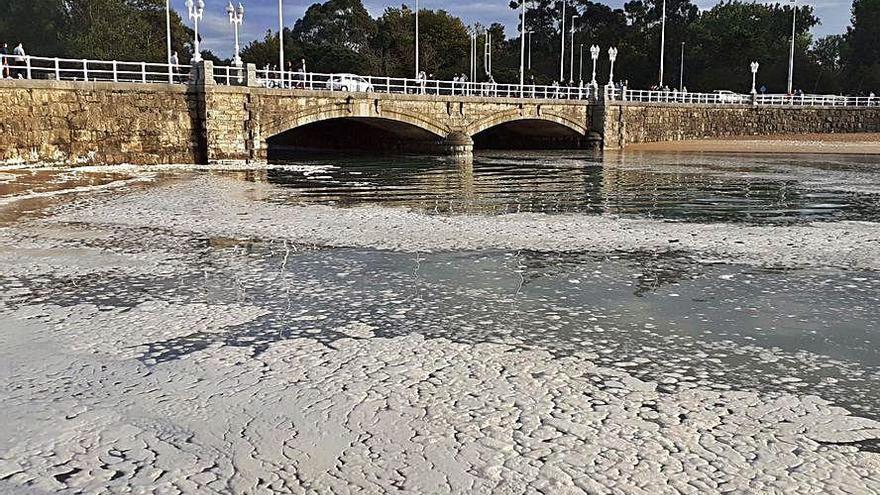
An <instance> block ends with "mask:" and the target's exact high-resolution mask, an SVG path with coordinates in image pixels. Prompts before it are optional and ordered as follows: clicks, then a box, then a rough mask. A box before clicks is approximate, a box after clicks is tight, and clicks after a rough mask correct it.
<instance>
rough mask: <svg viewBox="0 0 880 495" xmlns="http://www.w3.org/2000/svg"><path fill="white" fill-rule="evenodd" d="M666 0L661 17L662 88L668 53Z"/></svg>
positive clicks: (664, 0)
mask: <svg viewBox="0 0 880 495" xmlns="http://www.w3.org/2000/svg"><path fill="white" fill-rule="evenodd" d="M665 52H666V0H663V13H662V14H661V17H660V88H661V89H662V88H663V58H664V56H665V55H666V53H665Z"/></svg>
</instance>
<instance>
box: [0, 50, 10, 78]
mask: <svg viewBox="0 0 880 495" xmlns="http://www.w3.org/2000/svg"><path fill="white" fill-rule="evenodd" d="M8 77H9V45H7V44H6V43H3V46H2V47H0V79H7V78H8Z"/></svg>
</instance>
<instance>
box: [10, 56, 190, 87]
mask: <svg viewBox="0 0 880 495" xmlns="http://www.w3.org/2000/svg"><path fill="white" fill-rule="evenodd" d="M0 64H2V66H3V76H4V77H11V78H14V79H19V78H21V79H54V80H57V81H109V82H139V83H183V82H186V81H187V80H188V79H189V73H190V69H191V66H189V65H169V64H160V63H153V62H125V61H117V60H111V61H107V60H89V59H67V58H49V57H34V56H31V55H27V56H24V57H19V56H15V55H0Z"/></svg>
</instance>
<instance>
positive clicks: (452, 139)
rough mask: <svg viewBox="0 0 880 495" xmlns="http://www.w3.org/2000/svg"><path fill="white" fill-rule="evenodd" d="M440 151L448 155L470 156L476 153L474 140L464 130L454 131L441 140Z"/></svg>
mask: <svg viewBox="0 0 880 495" xmlns="http://www.w3.org/2000/svg"><path fill="white" fill-rule="evenodd" d="M439 151H440V152H441V153H443V154H445V155H447V156H454V157H461V158H469V157H472V156H473V155H474V140H473V139H472V138H471V137H470V136H468V135H467V134H465V133H464V132H461V131H454V132H451V133H450V134H449V135H448V136H446V139H444V140H442V141H440V150H439Z"/></svg>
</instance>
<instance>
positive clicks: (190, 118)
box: [0, 80, 203, 164]
mask: <svg viewBox="0 0 880 495" xmlns="http://www.w3.org/2000/svg"><path fill="white" fill-rule="evenodd" d="M0 101H2V102H3V109H2V119H0V161H3V162H24V163H35V162H41V163H47V162H61V163H66V164H76V163H136V164H157V163H194V162H195V163H198V162H201V161H203V156H202V153H201V148H202V146H201V145H200V143H199V138H198V136H199V134H200V133H201V130H200V129H199V124H198V122H197V119H194V116H195V115H196V113H197V107H198V104H197V98H196V97H195V96H194V94H193V93H190V92H188V91H187V88H186V87H184V86H176V85H165V84H131V83H127V84H114V83H97V82H96V83H91V82H88V83H87V82H66V81H60V82H59V81H27V82H22V81H13V80H3V81H0Z"/></svg>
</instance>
